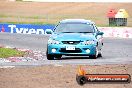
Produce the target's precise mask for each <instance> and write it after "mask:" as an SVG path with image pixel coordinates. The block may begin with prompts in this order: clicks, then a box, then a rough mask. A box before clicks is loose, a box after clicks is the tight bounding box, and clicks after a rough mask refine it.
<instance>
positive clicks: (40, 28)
mask: <svg viewBox="0 0 132 88" xmlns="http://www.w3.org/2000/svg"><path fill="white" fill-rule="evenodd" d="M54 27H55V25H50V24H48V25H46V24H45V25H34V24H0V32H9V33H21V34H46V32H45V31H46V30H51V31H53V29H54ZM99 30H100V31H102V32H104V37H120V38H132V27H99Z"/></svg>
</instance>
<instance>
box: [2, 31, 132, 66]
mask: <svg viewBox="0 0 132 88" xmlns="http://www.w3.org/2000/svg"><path fill="white" fill-rule="evenodd" d="M49 36H50V35H34V34H31V35H28V34H11V33H0V44H1V45H3V46H10V47H15V48H22V49H29V50H32V51H34V52H35V53H36V54H39V55H38V56H40V58H38V59H37V60H33V59H34V58H35V57H32V58H33V59H32V60H28V61H20V62H1V63H0V66H41V65H50V64H53V65H64V64H72V65H80V64H81V65H82V64H83V65H102V64H131V63H132V54H131V52H132V39H131V38H104V46H103V50H102V55H103V57H101V58H97V59H88V58H86V57H65V56H63V57H62V59H61V60H52V61H49V60H47V58H46V48H47V41H48V38H49ZM40 54H41V55H40ZM36 56H37V55H36Z"/></svg>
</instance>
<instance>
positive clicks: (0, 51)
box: [0, 48, 25, 58]
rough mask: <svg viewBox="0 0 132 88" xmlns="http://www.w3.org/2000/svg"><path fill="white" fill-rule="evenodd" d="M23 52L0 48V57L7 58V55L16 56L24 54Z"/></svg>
mask: <svg viewBox="0 0 132 88" xmlns="http://www.w3.org/2000/svg"><path fill="white" fill-rule="evenodd" d="M24 55H25V52H22V51H18V50H16V49H10V48H0V58H8V57H17V56H20V57H22V56H24Z"/></svg>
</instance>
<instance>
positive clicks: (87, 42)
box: [83, 40, 95, 45]
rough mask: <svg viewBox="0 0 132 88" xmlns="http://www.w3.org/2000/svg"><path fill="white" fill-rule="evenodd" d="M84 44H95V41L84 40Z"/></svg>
mask: <svg viewBox="0 0 132 88" xmlns="http://www.w3.org/2000/svg"><path fill="white" fill-rule="evenodd" d="M83 44H84V45H92V44H95V41H93V40H87V41H84V42H83Z"/></svg>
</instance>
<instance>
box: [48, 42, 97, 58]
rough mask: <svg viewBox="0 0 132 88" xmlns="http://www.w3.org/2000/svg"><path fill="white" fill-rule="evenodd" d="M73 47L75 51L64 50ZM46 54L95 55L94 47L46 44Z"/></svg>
mask: <svg viewBox="0 0 132 88" xmlns="http://www.w3.org/2000/svg"><path fill="white" fill-rule="evenodd" d="M67 46H70V47H75V50H66V47H67ZM47 47H48V49H47V50H48V54H52V55H58V54H59V55H80V56H81V55H95V54H96V45H65V44H48V46H47Z"/></svg>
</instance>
